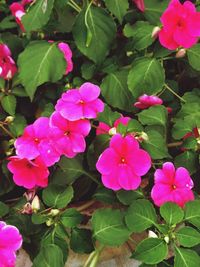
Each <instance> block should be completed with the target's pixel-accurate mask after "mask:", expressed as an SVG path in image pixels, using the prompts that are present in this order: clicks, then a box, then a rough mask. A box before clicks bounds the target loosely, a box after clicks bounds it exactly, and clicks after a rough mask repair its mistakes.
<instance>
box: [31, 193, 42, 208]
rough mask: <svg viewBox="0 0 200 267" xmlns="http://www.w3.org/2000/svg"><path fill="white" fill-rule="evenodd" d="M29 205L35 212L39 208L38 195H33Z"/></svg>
mask: <svg viewBox="0 0 200 267" xmlns="http://www.w3.org/2000/svg"><path fill="white" fill-rule="evenodd" d="M31 207H32V210H33V212H37V211H38V210H39V209H40V199H39V197H38V196H35V197H34V199H33V201H32V203H31Z"/></svg>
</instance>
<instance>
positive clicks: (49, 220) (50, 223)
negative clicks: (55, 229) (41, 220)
mask: <svg viewBox="0 0 200 267" xmlns="http://www.w3.org/2000/svg"><path fill="white" fill-rule="evenodd" d="M52 224H54V221H53V220H52V219H48V221H46V225H47V226H51V225H52Z"/></svg>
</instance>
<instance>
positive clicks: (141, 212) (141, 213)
mask: <svg viewBox="0 0 200 267" xmlns="http://www.w3.org/2000/svg"><path fill="white" fill-rule="evenodd" d="M156 220H157V216H156V212H155V209H154V207H153V205H152V204H151V202H150V201H148V200H146V199H138V200H135V201H133V202H132V204H131V206H130V207H129V208H128V211H127V214H126V217H125V221H126V224H127V226H128V228H129V229H130V230H131V231H132V232H135V233H139V232H142V231H144V230H146V229H147V228H149V227H151V226H152V225H153V224H155V223H156Z"/></svg>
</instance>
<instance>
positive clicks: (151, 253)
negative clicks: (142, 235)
mask: <svg viewBox="0 0 200 267" xmlns="http://www.w3.org/2000/svg"><path fill="white" fill-rule="evenodd" d="M167 253H168V249H167V244H166V243H165V242H164V240H162V239H159V238H147V239H144V240H143V241H142V242H140V243H139V244H138V245H137V247H136V249H135V252H134V253H133V255H132V258H134V259H136V260H139V261H142V262H144V263H146V264H155V263H159V262H161V261H162V260H164V259H165V258H166V256H167Z"/></svg>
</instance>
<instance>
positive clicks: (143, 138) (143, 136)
mask: <svg viewBox="0 0 200 267" xmlns="http://www.w3.org/2000/svg"><path fill="white" fill-rule="evenodd" d="M135 138H136V139H137V140H138V141H139V142H143V141H148V140H149V137H148V135H147V134H146V133H145V132H141V133H138V134H137V136H135Z"/></svg>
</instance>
